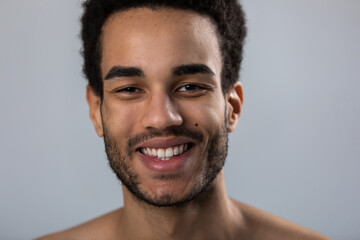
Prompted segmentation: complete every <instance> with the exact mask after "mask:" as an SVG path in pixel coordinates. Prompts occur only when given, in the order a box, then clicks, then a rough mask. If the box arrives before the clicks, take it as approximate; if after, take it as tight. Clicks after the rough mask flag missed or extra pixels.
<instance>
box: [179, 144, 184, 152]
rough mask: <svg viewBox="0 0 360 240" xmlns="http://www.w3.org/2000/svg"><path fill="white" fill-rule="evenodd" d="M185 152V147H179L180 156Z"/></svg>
mask: <svg viewBox="0 0 360 240" xmlns="http://www.w3.org/2000/svg"><path fill="white" fill-rule="evenodd" d="M183 151H184V145H180V146H179V154H181V153H182V152H183Z"/></svg>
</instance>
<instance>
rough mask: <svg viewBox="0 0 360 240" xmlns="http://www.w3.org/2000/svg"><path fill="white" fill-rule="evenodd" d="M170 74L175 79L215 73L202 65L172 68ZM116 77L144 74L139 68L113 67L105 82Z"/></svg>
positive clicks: (140, 75) (143, 75)
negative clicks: (175, 77)
mask: <svg viewBox="0 0 360 240" xmlns="http://www.w3.org/2000/svg"><path fill="white" fill-rule="evenodd" d="M172 74H173V75H174V76H177V77H179V76H182V75H192V74H205V75H211V76H213V75H215V73H214V72H213V71H212V70H211V69H210V68H209V67H208V66H206V65H205V64H202V63H193V64H184V65H180V66H177V67H174V68H173V69H172ZM116 77H145V74H144V72H143V71H142V70H141V69H140V68H137V67H124V66H114V67H112V68H111V69H110V71H109V72H108V73H107V74H106V76H105V80H109V79H112V78H116Z"/></svg>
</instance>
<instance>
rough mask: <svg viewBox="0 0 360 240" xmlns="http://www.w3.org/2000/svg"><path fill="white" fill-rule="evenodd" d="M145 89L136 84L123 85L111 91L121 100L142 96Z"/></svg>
mask: <svg viewBox="0 0 360 240" xmlns="http://www.w3.org/2000/svg"><path fill="white" fill-rule="evenodd" d="M144 92H145V91H144V90H143V89H141V88H138V87H136V86H124V87H121V88H118V89H114V90H113V93H115V96H116V97H118V98H119V99H121V100H134V99H139V98H141V97H142V96H143V93H144Z"/></svg>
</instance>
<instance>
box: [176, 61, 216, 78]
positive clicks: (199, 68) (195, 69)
mask: <svg viewBox="0 0 360 240" xmlns="http://www.w3.org/2000/svg"><path fill="white" fill-rule="evenodd" d="M172 72H173V75H174V76H182V75H190V74H199V73H200V74H205V75H215V73H214V72H213V71H212V70H211V69H210V68H209V67H208V66H206V65H205V64H201V63H194V64H185V65H181V66H178V67H175V68H173V69H172Z"/></svg>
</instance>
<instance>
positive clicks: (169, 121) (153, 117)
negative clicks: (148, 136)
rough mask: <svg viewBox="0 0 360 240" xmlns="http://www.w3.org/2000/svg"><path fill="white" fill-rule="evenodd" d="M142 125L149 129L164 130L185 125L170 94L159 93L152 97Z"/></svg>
mask: <svg viewBox="0 0 360 240" xmlns="http://www.w3.org/2000/svg"><path fill="white" fill-rule="evenodd" d="M145 108H146V110H145V113H144V115H143V119H142V124H143V127H144V128H147V129H151V128H153V129H157V130H164V129H166V128H168V127H171V126H180V125H182V124H183V118H182V116H181V114H180V113H179V111H178V109H177V108H176V106H175V104H174V102H173V101H172V100H171V98H170V96H169V94H168V93H166V92H163V91H161V92H160V91H158V92H156V93H154V94H153V95H151V97H150V98H149V103H148V105H147V106H146V107H145Z"/></svg>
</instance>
